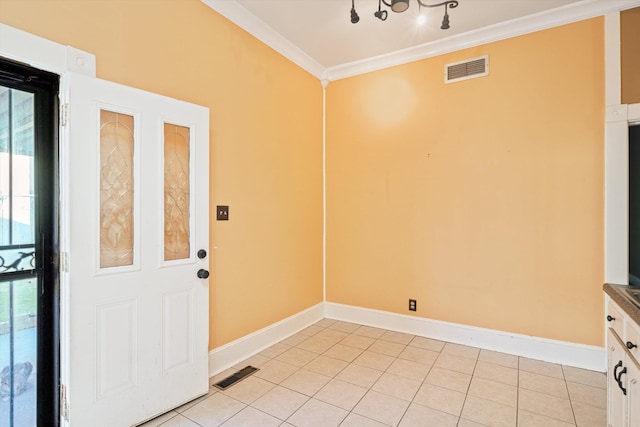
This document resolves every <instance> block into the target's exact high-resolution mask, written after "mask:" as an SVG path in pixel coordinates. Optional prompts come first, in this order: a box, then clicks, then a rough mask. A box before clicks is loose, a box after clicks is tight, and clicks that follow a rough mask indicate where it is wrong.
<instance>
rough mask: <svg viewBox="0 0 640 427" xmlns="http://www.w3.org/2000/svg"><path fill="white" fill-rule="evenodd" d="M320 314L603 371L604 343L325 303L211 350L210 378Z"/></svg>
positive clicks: (287, 335) (322, 316) (283, 337)
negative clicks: (579, 341) (578, 341)
mask: <svg viewBox="0 0 640 427" xmlns="http://www.w3.org/2000/svg"><path fill="white" fill-rule="evenodd" d="M324 317H328V318H330V319H336V320H343V321H346V322H352V323H358V324H360V325H366V326H373V327H376V328H383V329H389V330H392V331H397V332H404V333H407V334H412V335H418V336H422V337H427V338H432V339H436V340H441V341H447V342H451V343H456V344H464V345H469V346H473V347H478V348H482V349H486V350H493V351H499V352H502V353H508V354H514V355H516V356H523V357H529V358H531V359H538V360H544V361H546V362H552V363H559V364H562V365H567V366H575V367H577V368H584V369H590V370H593V371H600V372H604V371H606V368H607V362H606V351H605V348H604V347H597V346H591V345H584V344H575V343H570V342H566V341H558V340H551V339H547V338H539V337H532V336H528V335H520V334H512V333H508V332H502V331H497V330H493V329H485V328H479V327H476V326H467V325H461V324H457V323H449V322H443V321H439V320H432V319H426V318H422V317H414V316H407V315H404V314H396V313H390V312H387V311H380V310H373V309H369V308H362V307H355V306H350V305H343V304H336V303H332V302H327V303H320V304H316V305H314V306H313V307H310V308H308V309H306V310H304V311H301V312H300V313H297V314H294V315H293V316H290V317H288V318H286V319H283V320H281V321H279V322H277V323H274V324H272V325H269V326H267V327H266V328H263V329H260V330H258V331H256V332H253V333H251V334H249V335H246V336H244V337H242V338H239V339H237V340H235V341H232V342H230V343H228V344H225V345H223V346H221V347H218V348H216V349H214V350H211V351H210V352H209V376H213V375H215V374H218V373H220V372H222V371H224V370H225V369H228V368H230V367H232V366H234V365H237V364H238V363H240V362H242V361H243V360H245V359H248V358H249V357H251V356H253V355H254V354H256V353H259V352H260V351H262V350H264V349H265V348H267V347H269V346H272V345H273V344H275V343H277V342H279V341H282V340H283V339H285V338H287V337H289V336H291V335H293V334H295V333H296V332H298V331H300V330H302V329H304V328H306V327H307V326H309V325H311V324H313V323H315V322H317V321H319V320H321V319H322V318H324Z"/></svg>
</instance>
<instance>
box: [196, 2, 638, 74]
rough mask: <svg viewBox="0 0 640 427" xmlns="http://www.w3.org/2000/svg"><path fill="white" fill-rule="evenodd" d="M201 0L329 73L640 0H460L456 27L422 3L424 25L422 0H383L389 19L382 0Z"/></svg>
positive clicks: (353, 71)
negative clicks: (403, 2)
mask: <svg viewBox="0 0 640 427" xmlns="http://www.w3.org/2000/svg"><path fill="white" fill-rule="evenodd" d="M202 1H203V2H204V3H206V4H208V5H209V6H210V7H212V8H213V9H214V10H216V11H218V12H219V13H221V14H222V15H224V16H226V17H227V18H229V19H230V20H231V21H233V22H235V23H236V24H238V25H240V26H241V27H242V28H244V29H245V30H247V31H248V32H250V33H252V34H253V35H254V36H256V37H258V38H259V39H261V40H262V41H264V42H265V43H267V44H268V45H270V46H271V47H273V48H274V49H276V50H278V51H279V52H281V53H283V54H284V55H285V56H287V57H289V59H291V60H293V61H294V62H296V63H298V64H299V65H301V66H302V67H303V68H305V69H307V70H308V71H310V72H311V73H312V74H314V75H316V76H318V77H320V78H329V79H331V78H330V76H328V75H327V74H329V75H330V74H331V72H332V71H333V74H335V76H334V79H335V78H340V77H344V76H347V75H353V74H358V73H359V72H364V71H370V70H371V69H376V68H383V67H384V66H389V65H394V64H396V63H402V62H408V61H410V60H416V59H420V58H423V57H427V56H433V55H434V54H440V53H444V52H446V51H451V50H455V49H460V48H463V47H468V46H470V45H477V44H480V43H486V42H488V41H493V40H498V39H501V38H506V37H512V36H514V35H519V34H524V33H527V32H531V31H537V30H539V29H542V28H549V27H552V26H555V25H561V24H564V23H568V22H574V21H577V20H580V19H585V18H589V17H592V16H598V15H600V14H603V13H606V12H610V11H614V10H622V9H626V8H630V7H634V6H638V5H640V0H459V5H458V7H456V8H455V9H450V10H449V16H450V23H451V28H450V29H448V30H441V29H440V24H441V21H442V16H443V14H444V8H443V7H439V8H432V9H427V8H422V12H423V13H425V15H426V17H427V22H426V23H425V24H423V25H422V26H419V25H417V23H416V18H417V16H418V14H419V8H418V2H417V0H410V7H409V9H408V10H407V11H406V12H404V13H394V12H391V10H390V9H389V8H388V7H386V6H385V5H384V4H383V5H382V7H383V9H386V10H388V11H389V12H388V14H389V15H388V18H387V20H386V21H384V22H382V21H380V20H378V19H376V18H375V17H374V16H373V13H374V12H375V11H377V10H378V0H354V1H355V8H356V10H357V12H358V14H359V16H360V22H358V23H357V24H352V23H351V19H350V11H351V0H202ZM441 1H443V0H423V2H425V3H429V4H436V3H440V2H441ZM381 60H382V61H383V63H380V61H381ZM363 67H364V68H363ZM347 69H350V70H347Z"/></svg>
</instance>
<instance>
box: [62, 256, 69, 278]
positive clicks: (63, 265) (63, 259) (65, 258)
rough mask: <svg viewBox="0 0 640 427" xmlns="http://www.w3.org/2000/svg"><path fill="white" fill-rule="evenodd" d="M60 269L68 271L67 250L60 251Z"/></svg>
mask: <svg viewBox="0 0 640 427" xmlns="http://www.w3.org/2000/svg"><path fill="white" fill-rule="evenodd" d="M60 271H61V272H64V273H68V272H69V252H60Z"/></svg>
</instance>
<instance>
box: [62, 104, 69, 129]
mask: <svg viewBox="0 0 640 427" xmlns="http://www.w3.org/2000/svg"><path fill="white" fill-rule="evenodd" d="M68 121H69V104H62V105H60V124H61V125H62V126H66V125H67V122H68Z"/></svg>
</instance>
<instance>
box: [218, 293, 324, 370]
mask: <svg viewBox="0 0 640 427" xmlns="http://www.w3.org/2000/svg"><path fill="white" fill-rule="evenodd" d="M322 318H324V303H319V304H316V305H314V306H313V307H309V308H307V309H306V310H303V311H301V312H299V313H297V314H294V315H293V316H289V317H287V318H286V319H282V320H281V321H279V322H276V323H274V324H272V325H269V326H267V327H266V328H262V329H260V330H258V331H255V332H253V333H251V334H249V335H245V336H244V337H242V338H238V339H237V340H235V341H232V342H230V343H228V344H225V345H223V346H221V347H218V348H215V349H213V350H211V351H210V352H209V376H210V377H211V376H213V375H215V374H218V373H220V372H222V371H224V370H225V369H228V368H230V367H232V366H234V365H237V364H238V363H240V362H242V361H243V360H245V359H247V358H249V357H251V356H253V355H254V354H256V353H259V352H261V351H262V350H264V349H265V348H267V347H270V346H272V345H273V344H275V343H277V342H279V341H282V340H283V339H285V338H287V337H289V336H291V335H293V334H295V333H296V332H298V331H300V330H302V329H304V328H306V327H307V326H309V325H311V324H313V323H315V322H317V321H318V320H321V319H322Z"/></svg>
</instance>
